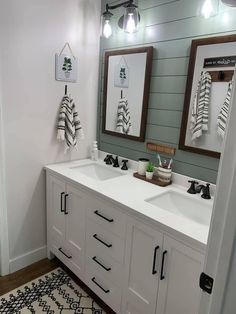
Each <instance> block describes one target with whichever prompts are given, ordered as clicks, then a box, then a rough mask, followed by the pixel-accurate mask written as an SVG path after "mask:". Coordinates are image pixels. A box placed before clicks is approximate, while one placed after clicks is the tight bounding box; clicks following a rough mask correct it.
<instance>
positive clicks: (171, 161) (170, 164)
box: [168, 158, 173, 169]
mask: <svg viewBox="0 0 236 314" xmlns="http://www.w3.org/2000/svg"><path fill="white" fill-rule="evenodd" d="M172 163H173V159H172V158H171V160H170V162H169V165H168V169H170V168H171V166H172Z"/></svg>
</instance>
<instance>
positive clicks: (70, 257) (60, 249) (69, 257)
mask: <svg viewBox="0 0 236 314" xmlns="http://www.w3.org/2000/svg"><path fill="white" fill-rule="evenodd" d="M58 250H59V251H60V252H61V253H62V254H63V255H65V257H67V258H68V259H72V256H69V255H67V254H66V253H64V252H63V251H62V248H61V247H59V249H58Z"/></svg>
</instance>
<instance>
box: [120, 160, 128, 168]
mask: <svg viewBox="0 0 236 314" xmlns="http://www.w3.org/2000/svg"><path fill="white" fill-rule="evenodd" d="M122 162H123V165H122V167H121V170H128V167H127V163H128V160H127V159H123V160H122Z"/></svg>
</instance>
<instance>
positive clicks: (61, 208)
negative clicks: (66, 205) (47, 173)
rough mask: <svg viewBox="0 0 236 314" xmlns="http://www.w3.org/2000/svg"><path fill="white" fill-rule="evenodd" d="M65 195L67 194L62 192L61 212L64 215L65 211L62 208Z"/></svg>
mask: <svg viewBox="0 0 236 314" xmlns="http://www.w3.org/2000/svg"><path fill="white" fill-rule="evenodd" d="M64 194H65V192H62V193H61V212H62V213H64V210H63V208H62V206H63V195H64Z"/></svg>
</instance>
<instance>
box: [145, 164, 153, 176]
mask: <svg viewBox="0 0 236 314" xmlns="http://www.w3.org/2000/svg"><path fill="white" fill-rule="evenodd" d="M153 173H154V164H153V163H151V162H149V163H148V165H147V169H146V179H148V180H152V177H153Z"/></svg>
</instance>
